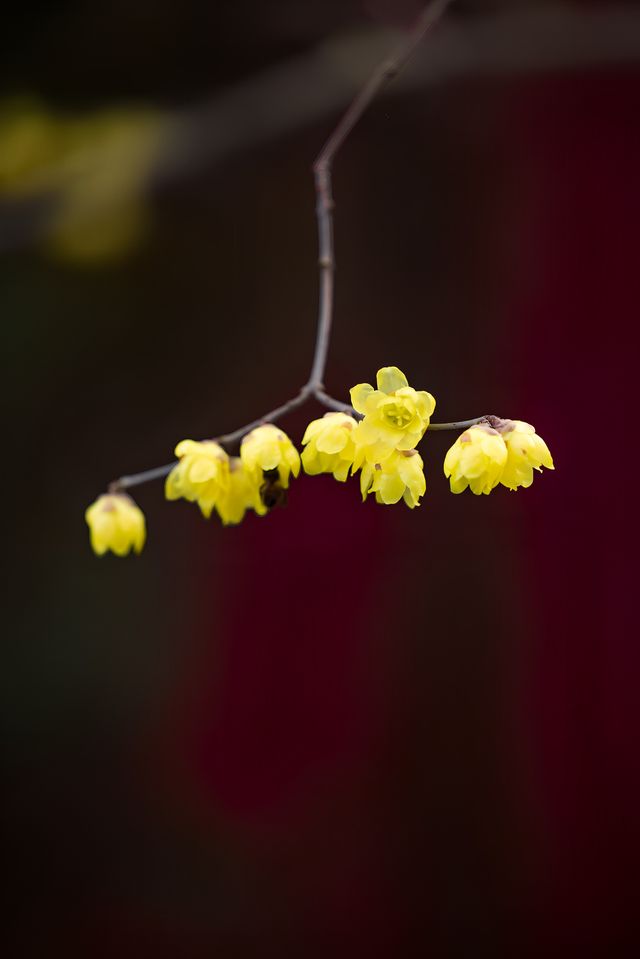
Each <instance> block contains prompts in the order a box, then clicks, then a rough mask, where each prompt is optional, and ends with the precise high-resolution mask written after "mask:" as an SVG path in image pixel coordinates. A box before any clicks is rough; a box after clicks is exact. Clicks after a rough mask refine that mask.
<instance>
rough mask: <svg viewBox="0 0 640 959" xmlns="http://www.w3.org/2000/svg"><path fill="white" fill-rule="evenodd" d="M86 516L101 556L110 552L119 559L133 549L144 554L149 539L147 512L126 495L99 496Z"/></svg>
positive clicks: (96, 549)
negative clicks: (145, 518) (144, 547)
mask: <svg viewBox="0 0 640 959" xmlns="http://www.w3.org/2000/svg"><path fill="white" fill-rule="evenodd" d="M84 515H85V519H86V521H87V524H88V526H89V530H90V534H91V546H92V547H93V551H94V553H97V554H98V556H102V554H103V553H106V552H107V550H112V552H114V553H115V554H116V555H117V556H126V555H127V553H128V552H129V551H130V550H131V548H133V549H134V551H135V552H136V553H141V552H142V547H143V546H144V543H145V539H146V538H147V531H146V527H145V521H144V513H143V512H142V510H141V509H140V508H139V507H138V506H136V504H135V503H134V501H133V500H132V499H131V497H130V496H127V495H126V493H108V494H105V495H104V496H99V497H98V499H97V500H96V501H95V503H92V504H91V506H90V507H89V508H88V509H87V511H86V513H85V514H84Z"/></svg>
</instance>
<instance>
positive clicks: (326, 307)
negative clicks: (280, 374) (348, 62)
mask: <svg viewBox="0 0 640 959" xmlns="http://www.w3.org/2000/svg"><path fill="white" fill-rule="evenodd" d="M451 2H452V0H432V2H431V3H429V4H427V6H426V7H425V9H424V10H423V12H422V14H421V16H420V17H419V18H418V20H417V21H416V23H415V24H414V26H413V28H412V29H411V30H410V32H409V33H408V34H407V36H406V37H405V39H404V40H403V42H402V43H401V44H400V46H399V47H398V48H397V50H396V51H395V53H393V54H392V55H391V56H390V57H388V58H387V59H385V60H383V61H382V63H381V64H380V65H379V66H378V67H376V69H375V70H374V72H373V73H372V75H371V77H370V78H369V80H368V81H367V83H366V84H365V85H364V87H363V88H362V90H361V91H360V93H358V94H357V96H356V98H355V100H353V101H352V103H351V105H350V106H349V107H348V108H347V110H346V112H345V114H344V115H343V117H342V119H341V120H340V122H339V123H338V125H337V126H336V128H335V130H334V131H333V133H332V134H331V135H330V136H329V139H328V140H327V142H326V143H325V145H324V146H323V147H322V149H321V150H320V153H319V154H318V156H317V157H316V160H315V162H314V164H313V175H314V179H315V187H316V217H317V219H318V266H319V270H320V295H319V301H318V332H317V336H316V348H315V353H314V357H313V365H312V367H311V373H310V375H309V382H308V385H309V386H310V387H311V389H312V390H314V392H315V391H316V390H317V389H318V388H320V387H322V380H323V377H324V371H325V367H326V365H327V353H328V351H329V338H330V336H331V324H332V321H333V288H334V273H335V254H334V247H333V206H334V203H333V184H332V180H331V167H332V165H333V161H334V159H335V157H336V154H337V153H338V150H339V149H340V147H341V146H342V144H343V143H344V142H345V140H346V139H347V137H348V136H349V134H350V133H351V131H352V130H353V128H354V127H355V125H356V123H358V121H359V120H360V118H361V117H362V115H363V113H365V111H366V110H367V108H368V107H369V106H370V104H371V102H372V101H373V100H374V99H375V97H376V96H377V95H378V94H379V93H380V91H381V90H382V88H383V87H384V86H386V84H387V83H388V82H389V81H390V80H392V79H393V77H395V76H396V74H397V73H398V72H399V71H400V70H401V69H402V67H403V66H404V65H405V64H406V63H407V61H408V60H409V59H410V57H411V55H412V54H413V53H414V51H415V49H416V47H417V46H418V45H419V44H420V43H421V41H422V40H423V39H424V37H425V35H426V33H427V32H428V31H429V30H430V29H431V27H433V26H434V24H436V23H437V22H438V20H439V19H440V18H441V17H442V15H443V14H444V12H445V10H446V9H447V7H448V6H449V4H450V3H451Z"/></svg>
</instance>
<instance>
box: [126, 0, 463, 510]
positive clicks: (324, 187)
mask: <svg viewBox="0 0 640 959" xmlns="http://www.w3.org/2000/svg"><path fill="white" fill-rule="evenodd" d="M451 2H452V0H432V2H431V3H429V4H428V5H427V6H426V8H425V10H424V12H423V13H422V15H421V17H420V18H419V19H418V21H417V23H416V24H415V26H414V27H413V29H412V30H411V31H410V32H409V33H408V34H407V36H406V38H405V40H404V42H403V43H402V44H401V45H400V47H399V48H398V49H397V50H396V52H395V53H394V54H393V55H392V56H391V57H389V58H387V59H385V60H384V61H383V62H382V63H381V64H380V66H379V67H377V69H376V70H375V71H374V72H373V74H372V76H371V78H370V79H369V81H368V82H367V83H366V84H365V86H364V87H363V89H362V90H361V92H360V93H359V94H358V95H357V96H356V98H355V100H354V101H353V103H352V104H351V106H350V107H349V108H348V109H347V111H346V113H345V114H344V116H343V117H342V119H341V120H340V122H339V123H338V125H337V127H336V128H335V130H334V131H333V133H332V134H331V136H330V137H329V139H328V140H327V142H326V143H325V145H324V146H323V148H322V150H321V151H320V153H319V154H318V157H317V158H316V161H315V163H314V164H313V173H314V177H315V186H316V216H317V219H318V265H319V271H320V291H319V304H318V330H317V336H316V345H315V350H314V355H313V362H312V364H311V373H310V374H309V379H308V381H307V383H306V384H305V385H304V386H303V387H302V389H301V390H300V392H299V393H298V395H297V396H294V397H293V398H292V399H290V400H287V402H286V403H283V404H282V406H278V407H276V409H275V410H271V412H269V413H265V415H264V416H261V417H260V419H257V420H253V422H251V423H248V424H247V425H246V426H241V427H240V428H239V429H237V430H234V431H233V432H232V433H225V434H223V435H222V436H218V437H215V439H214V442H216V443H220V444H221V445H223V446H224V445H228V444H230V443H234V442H236V441H237V440H239V439H242V437H243V436H245V435H246V434H247V433H249V432H250V431H251V430H252V429H255V428H256V427H257V426H261V425H262V424H263V423H269V422H272V421H274V420H277V419H279V418H280V417H281V416H284V415H285V414H286V413H289V412H290V411H291V410H294V409H296V408H297V407H298V406H302V404H303V403H306V401H307V400H308V399H309V398H310V397H314V398H315V399H317V400H318V401H319V402H320V403H322V404H323V405H324V406H327V407H329V409H332V410H342V411H344V412H351V413H353V412H354V411H353V410H352V409H351V407H350V406H348V405H347V404H345V403H341V402H340V401H339V400H334V399H333V397H331V396H329V395H328V394H327V393H325V391H324V386H323V382H322V379H323V376H324V371H325V367H326V364H327V353H328V350H329V338H330V335H331V323H332V320H333V277H334V270H335V261H334V252H333V195H332V186H331V164H332V162H333V160H334V158H335V156H336V153H337V152H338V150H339V149H340V147H341V146H342V144H343V143H344V141H345V140H346V139H347V137H348V136H349V134H350V133H351V131H352V130H353V128H354V126H355V125H356V123H357V122H358V120H359V119H360V117H361V116H362V114H363V113H364V112H365V110H366V109H367V107H368V106H369V104H370V103H371V101H372V100H373V99H374V97H375V96H376V95H377V94H378V93H379V92H380V90H381V89H382V87H383V86H384V85H385V84H386V83H388V81H389V80H391V78H392V77H394V76H395V75H396V74H397V72H398V70H400V69H401V68H402V67H403V66H404V64H405V63H406V62H407V60H408V59H409V58H410V56H411V54H412V53H413V52H414V50H415V49H416V47H417V46H418V44H419V43H420V41H421V40H422V38H423V37H424V35H425V34H426V33H427V31H428V30H429V29H430V28H431V27H432V26H433V25H434V24H435V23H436V22H437V20H439V19H440V17H441V16H442V14H443V13H444V12H445V10H446V9H447V7H448V6H449V4H450V3H451ZM354 415H355V416H357V415H358V414H357V413H354ZM441 428H442V427H441ZM175 465H176V463H175V462H173V463H168V464H167V465H166V466H158V467H156V468H154V469H150V470H144V471H143V472H141V473H133V474H132V475H131V476H121V477H120V478H119V479H117V480H114V481H113V482H112V483H111V484H110V486H109V490H110V492H112V493H116V492H118V491H119V490H124V489H130V488H131V487H132V486H139V485H140V484H142V483H148V482H150V481H151V480H155V479H161V478H162V477H164V476H167V475H168V474H169V473H170V472H171V470H172V469H173V467H174V466H175Z"/></svg>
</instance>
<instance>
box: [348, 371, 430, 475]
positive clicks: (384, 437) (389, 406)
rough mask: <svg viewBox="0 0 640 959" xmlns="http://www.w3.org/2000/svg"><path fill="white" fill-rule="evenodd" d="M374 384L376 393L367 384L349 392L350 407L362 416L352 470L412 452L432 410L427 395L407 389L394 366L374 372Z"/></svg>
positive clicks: (405, 383) (427, 423) (362, 384)
mask: <svg viewBox="0 0 640 959" xmlns="http://www.w3.org/2000/svg"><path fill="white" fill-rule="evenodd" d="M376 381H377V385H378V389H377V390H374V388H373V387H372V386H371V385H370V384H369V383H359V384H358V385H357V386H354V387H353V389H352V390H351V405H352V406H353V408H354V410H356V411H357V412H358V413H363V414H364V419H363V420H362V422H361V423H360V424H359V425H358V433H357V439H356V444H357V446H358V448H359V451H360V455H359V456H358V457H357V459H356V464H357V465H356V466H355V468H356V469H357V468H359V466H360V464H361V463H362V462H363V460H365V459H366V460H367V462H369V463H370V464H371V465H373V464H375V463H377V462H379V461H380V460H382V459H384V457H385V456H388V455H389V453H391V451H392V450H394V449H397V450H410V449H413V447H414V446H416V444H417V443H418V442H419V441H420V440H421V439H422V437H423V435H424V432H425V430H426V429H427V427H428V425H429V419H430V417H431V414H432V413H433V411H434V409H435V406H436V401H435V400H434V398H433V396H432V395H431V393H427V392H425V391H424V390H420V391H418V390H414V389H413V388H412V387H410V386H409V384H408V382H407V378H406V376H405V375H404V373H403V372H402V371H401V370H399V369H398V368H397V366H385V367H383V368H382V369H381V370H378V373H377V377H376Z"/></svg>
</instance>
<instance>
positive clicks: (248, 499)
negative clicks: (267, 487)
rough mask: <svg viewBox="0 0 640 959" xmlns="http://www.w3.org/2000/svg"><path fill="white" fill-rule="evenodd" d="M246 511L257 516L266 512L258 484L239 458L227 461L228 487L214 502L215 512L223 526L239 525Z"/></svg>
mask: <svg viewBox="0 0 640 959" xmlns="http://www.w3.org/2000/svg"><path fill="white" fill-rule="evenodd" d="M248 509H253V510H255V511H256V513H258V515H259V516H264V515H265V513H267V512H268V510H267V507H266V506H265V505H264V503H263V502H262V499H261V498H260V483H259V482H258V481H257V480H256V476H255V473H250V472H248V471H247V470H246V469H245V468H244V466H243V464H242V460H241V459H240V457H239V456H232V457H231V458H230V459H229V486H228V487H227V489H226V490H224V491H223V492H222V493H221V495H220V497H219V499H218V500H217V502H216V510H217V512H218V515H219V517H220V519H221V520H222V522H223V523H224V525H225V526H228V525H231V524H233V525H235V524H237V523H240V522H241V521H242V519H243V518H244V514H245V513H246V511H247V510H248Z"/></svg>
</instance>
